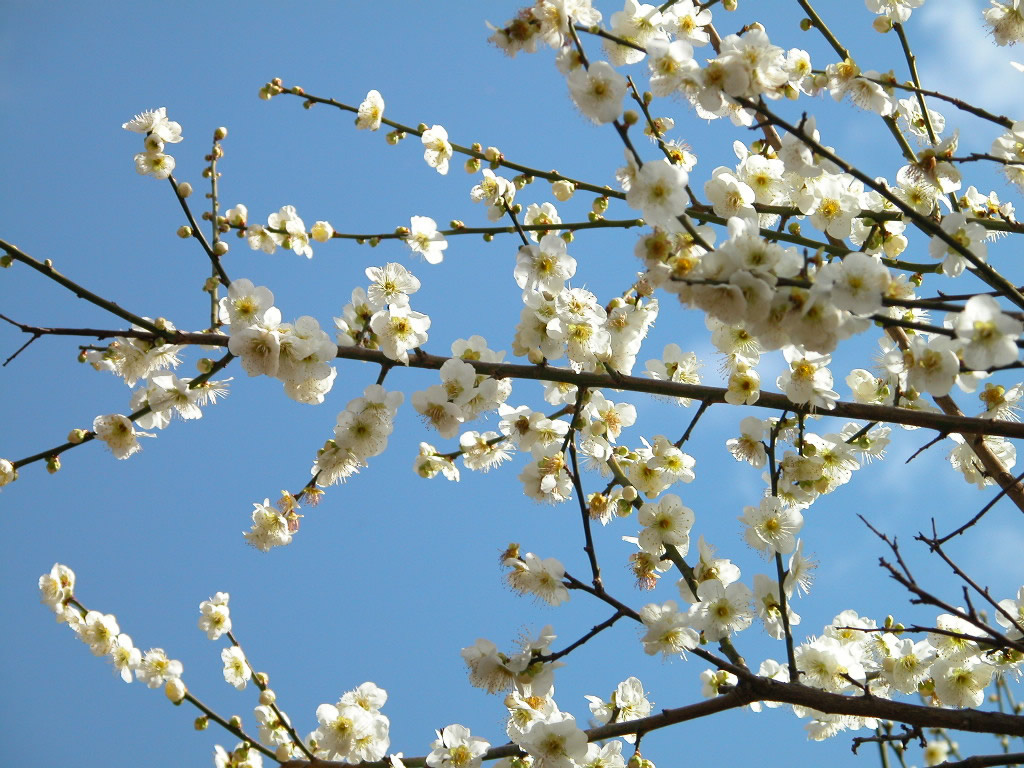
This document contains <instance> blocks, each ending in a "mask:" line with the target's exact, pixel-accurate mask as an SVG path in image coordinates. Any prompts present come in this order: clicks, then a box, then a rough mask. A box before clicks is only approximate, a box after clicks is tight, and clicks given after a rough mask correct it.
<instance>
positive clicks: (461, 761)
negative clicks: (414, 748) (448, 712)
mask: <svg viewBox="0 0 1024 768" xmlns="http://www.w3.org/2000/svg"><path fill="white" fill-rule="evenodd" d="M430 746H431V752H430V754H429V755H427V765H428V766H430V768H480V759H481V758H482V757H483V755H484V753H485V752H486V751H487V749H488V747H490V746H491V745H490V743H488V742H487V741H486V740H484V739H481V738H480V737H479V736H472V735H470V732H469V728H467V727H466V726H464V725H458V724H455V725H449V726H446V727H445V729H444V730H443V731H437V739H436V740H435V741H434V743H433V744H431V745H430Z"/></svg>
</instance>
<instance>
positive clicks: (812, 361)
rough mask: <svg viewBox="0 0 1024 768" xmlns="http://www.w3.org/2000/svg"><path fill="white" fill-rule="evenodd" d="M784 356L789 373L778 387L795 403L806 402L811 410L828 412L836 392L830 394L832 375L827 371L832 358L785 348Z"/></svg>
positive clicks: (836, 394)
mask: <svg viewBox="0 0 1024 768" xmlns="http://www.w3.org/2000/svg"><path fill="white" fill-rule="evenodd" d="M783 355H784V356H785V358H786V362H787V363H789V370H788V371H783V373H782V375H781V376H779V379H778V381H777V384H778V386H779V389H782V390H784V391H785V393H786V397H788V398H789V399H790V400H792V401H793V402H794V403H809V404H810V405H811V406H812V407H817V408H825V409H826V410H827V409H830V408H832V407H833V405H834V403H835V401H836V400H838V399H839V393H838V392H833V391H832V373H831V372H830V371H829V370H828V368H826V367H825V366H827V365H828V364H829V363H830V362H831V360H832V357H831V355H821V354H818V353H817V352H804V351H802V350H801V349H800V348H798V347H785V348H784V349H783Z"/></svg>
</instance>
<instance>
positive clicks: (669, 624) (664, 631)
mask: <svg viewBox="0 0 1024 768" xmlns="http://www.w3.org/2000/svg"><path fill="white" fill-rule="evenodd" d="M640 620H641V621H642V622H643V624H644V627H645V628H646V629H647V632H646V634H644V636H643V638H642V642H643V645H644V653H646V654H648V655H650V656H653V655H654V654H656V653H660V654H661V655H662V656H665V657H667V656H670V655H676V654H679V655H681V656H683V657H685V656H686V651H690V650H693V649H694V648H696V647H697V643H698V641H699V638H700V635H699V634H698V632H697V631H696V629H694V628H693V627H691V626H690V617H689V615H688V614H687V613H686V612H685V611H683V612H680V611H679V608H678V606H677V605H676V602H675V601H674V600H669V601H667V602H666V603H663V604H662V605H658V604H657V603H650V604H648V605H645V606H644V607H643V608H642V609H641V610H640Z"/></svg>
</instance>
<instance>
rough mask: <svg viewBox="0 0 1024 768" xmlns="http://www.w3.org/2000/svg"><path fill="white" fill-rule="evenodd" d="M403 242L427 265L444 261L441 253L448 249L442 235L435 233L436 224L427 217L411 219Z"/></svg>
mask: <svg viewBox="0 0 1024 768" xmlns="http://www.w3.org/2000/svg"><path fill="white" fill-rule="evenodd" d="M405 242H406V244H407V245H408V246H409V247H410V248H411V249H412V251H413V253H418V254H420V255H421V256H423V259H424V261H426V262H427V263H428V264H440V263H441V262H442V261H443V260H444V253H443V251H444V250H445V249H446V248H447V247H448V241H447V240H445V239H444V235H442V234H441V233H440V232H438V231H437V222H435V221H434V220H433V219H432V218H430V217H429V216H413V217H412V219H411V220H410V222H409V234H408V235H406V236H405Z"/></svg>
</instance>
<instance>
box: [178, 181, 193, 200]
mask: <svg viewBox="0 0 1024 768" xmlns="http://www.w3.org/2000/svg"><path fill="white" fill-rule="evenodd" d="M191 195H192V185H191V184H189V183H188V182H187V181H183V182H181V184H179V185H178V197H180V198H181V199H182V200H184V199H185V198H186V197H190V196H191Z"/></svg>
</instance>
